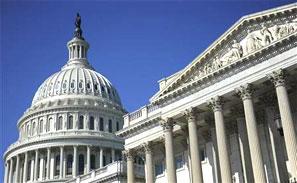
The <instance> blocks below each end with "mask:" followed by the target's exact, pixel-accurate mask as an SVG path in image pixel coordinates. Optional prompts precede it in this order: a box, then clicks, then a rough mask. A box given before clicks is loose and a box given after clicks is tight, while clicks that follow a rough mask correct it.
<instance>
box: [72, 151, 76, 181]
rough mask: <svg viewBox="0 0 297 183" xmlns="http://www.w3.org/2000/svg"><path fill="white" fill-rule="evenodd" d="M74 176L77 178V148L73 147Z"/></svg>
mask: <svg viewBox="0 0 297 183" xmlns="http://www.w3.org/2000/svg"><path fill="white" fill-rule="evenodd" d="M72 176H73V177H76V176H77V146H73V165H72Z"/></svg>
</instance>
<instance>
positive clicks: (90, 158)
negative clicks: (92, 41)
mask: <svg viewBox="0 0 297 183" xmlns="http://www.w3.org/2000/svg"><path fill="white" fill-rule="evenodd" d="M80 22H81V21H80V16H79V15H78V16H77V18H76V22H75V24H76V29H75V32H74V37H73V38H72V39H71V40H70V41H69V42H68V43H67V47H68V54H69V57H68V61H67V63H66V64H65V65H64V66H63V67H62V68H61V70H60V71H59V72H57V73H54V74H53V75H51V76H50V77H48V78H47V79H46V80H45V81H44V82H43V83H42V84H41V85H40V87H39V88H38V90H37V92H36V93H35V96H34V98H33V101H32V105H31V106H30V107H29V108H28V109H27V110H26V111H25V112H24V114H23V116H21V118H20V119H19V120H18V123H17V126H18V130H19V138H18V140H17V141H16V142H15V143H13V144H12V145H10V146H9V147H8V149H7V151H6V152H5V154H4V160H5V166H6V169H7V170H9V182H65V181H67V180H69V179H72V178H75V177H78V176H79V175H83V174H87V173H90V172H91V170H95V169H98V168H102V167H104V166H106V165H108V164H110V163H115V162H116V161H117V160H119V159H121V151H122V150H123V145H124V141H123V139H122V138H120V137H117V136H116V135H115V132H117V131H119V130H120V129H122V127H123V123H124V121H123V115H124V114H125V110H124V108H123V107H122V104H121V101H120V97H119V95H118V93H117V91H116V89H115V88H114V87H113V86H112V84H111V82H110V81H109V80H108V79H106V78H105V77H104V76H102V75H101V74H100V73H98V72H96V71H95V69H94V68H93V67H92V66H91V65H90V64H89V62H88V59H87V51H88V49H89V44H88V43H87V42H86V41H85V39H84V38H83V36H82V30H81V28H80ZM7 177H8V176H7Z"/></svg>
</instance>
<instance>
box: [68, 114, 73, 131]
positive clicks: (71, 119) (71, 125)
mask: <svg viewBox="0 0 297 183" xmlns="http://www.w3.org/2000/svg"><path fill="white" fill-rule="evenodd" d="M67 129H73V116H69V117H68V122H67Z"/></svg>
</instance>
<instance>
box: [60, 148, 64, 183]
mask: <svg viewBox="0 0 297 183" xmlns="http://www.w3.org/2000/svg"><path fill="white" fill-rule="evenodd" d="M63 160H64V147H63V146H61V147H60V172H59V177H60V179H62V178H63V163H64V161H63Z"/></svg>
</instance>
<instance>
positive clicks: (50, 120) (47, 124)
mask: <svg viewBox="0 0 297 183" xmlns="http://www.w3.org/2000/svg"><path fill="white" fill-rule="evenodd" d="M52 122H53V118H49V119H48V121H47V123H46V131H47V132H49V131H50V130H51V123H52Z"/></svg>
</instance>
